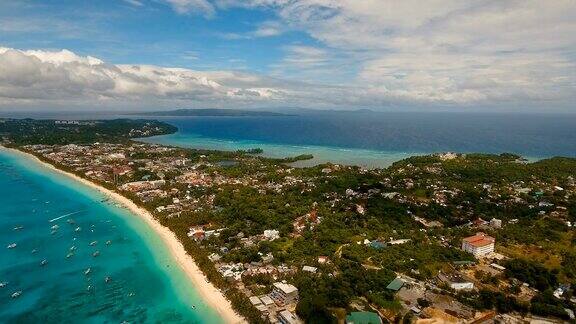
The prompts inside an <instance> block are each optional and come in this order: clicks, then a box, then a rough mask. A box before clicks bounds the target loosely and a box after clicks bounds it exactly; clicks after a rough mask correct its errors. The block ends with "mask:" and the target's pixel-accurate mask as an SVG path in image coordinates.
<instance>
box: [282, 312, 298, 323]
mask: <svg viewBox="0 0 576 324" xmlns="http://www.w3.org/2000/svg"><path fill="white" fill-rule="evenodd" d="M278 321H280V323H282V324H302V323H303V322H302V321H301V320H300V319H299V318H298V317H297V316H296V315H294V314H292V313H291V312H290V311H287V310H283V311H281V312H279V313H278Z"/></svg>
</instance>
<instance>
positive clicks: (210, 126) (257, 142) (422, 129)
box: [144, 111, 576, 167]
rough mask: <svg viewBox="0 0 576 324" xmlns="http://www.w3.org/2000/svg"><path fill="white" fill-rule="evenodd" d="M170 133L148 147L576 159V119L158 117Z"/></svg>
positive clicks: (345, 157)
mask: <svg viewBox="0 0 576 324" xmlns="http://www.w3.org/2000/svg"><path fill="white" fill-rule="evenodd" d="M157 119H160V120H164V121H167V122H169V123H171V124H173V125H175V126H177V127H178V128H179V132H178V133H176V134H171V135H166V136H158V137H153V138H149V139H144V141H146V142H154V143H161V144H171V145H178V146H185V147H195V148H208V149H223V150H236V149H248V148H254V147H260V148H262V149H264V155H266V156H271V157H285V156H291V155H298V154H307V153H310V154H313V155H314V156H315V159H314V160H312V161H307V162H304V163H302V165H310V164H316V163H321V162H327V161H332V162H336V163H344V164H357V165H362V166H368V167H382V166H387V165H390V164H391V163H392V162H394V161H397V160H400V159H402V158H405V157H408V156H410V155H415V154H428V153H435V152H446V151H452V152H461V153H470V152H481V153H503V152H510V153H517V154H520V155H523V156H525V157H528V158H532V159H538V158H546V157H552V156H570V157H575V156H576V114H511V113H452V112H450V113H441V112H434V113H422V112H419V113H415V112H411V113H408V112H403V113H392V112H386V113H377V112H334V111H333V112H309V111H308V112H305V113H301V114H297V115H293V116H276V117H177V118H170V117H162V118H157Z"/></svg>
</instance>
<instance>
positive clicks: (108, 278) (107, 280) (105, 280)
mask: <svg viewBox="0 0 576 324" xmlns="http://www.w3.org/2000/svg"><path fill="white" fill-rule="evenodd" d="M110 280H112V279H110V277H106V278H105V279H104V282H106V283H109V282H110Z"/></svg>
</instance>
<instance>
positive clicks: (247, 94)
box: [0, 48, 281, 103]
mask: <svg viewBox="0 0 576 324" xmlns="http://www.w3.org/2000/svg"><path fill="white" fill-rule="evenodd" d="M266 84H267V82H266V80H264V79H262V78H261V77H259V76H256V75H253V76H250V77H248V76H243V75H240V74H237V75H236V74H233V73H231V72H199V71H193V70H188V69H179V68H163V67H157V66H147V65H113V64H107V63H105V62H103V61H101V60H99V59H96V58H93V57H90V56H87V57H83V56H78V55H76V54H74V53H72V52H70V51H66V50H63V51H39V50H33V51H20V50H14V49H9V48H0V103H1V102H2V101H3V100H4V101H8V99H10V103H13V102H14V101H15V100H22V101H29V100H31V99H36V100H43V101H46V102H50V101H52V102H66V101H68V100H85V101H91V100H135V101H141V100H145V99H146V98H152V99H158V100H186V101H190V102H211V101H230V102H235V101H244V100H254V101H257V100H259V99H261V98H267V99H270V98H273V97H274V96H275V95H278V94H279V93H281V91H280V90H277V91H272V90H269V89H268V88H267V87H268V86H267V85H266Z"/></svg>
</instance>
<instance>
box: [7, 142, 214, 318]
mask: <svg viewBox="0 0 576 324" xmlns="http://www.w3.org/2000/svg"><path fill="white" fill-rule="evenodd" d="M105 198H106V197H104V196H103V195H102V194H100V193H99V192H97V191H96V190H93V189H91V188H88V187H86V186H84V185H82V184H80V183H77V182H76V181H74V180H72V179H69V178H67V177H65V176H63V175H60V174H57V173H55V172H53V171H50V170H49V169H47V168H45V167H43V166H42V165H40V164H39V163H37V162H35V161H33V160H31V159H28V158H26V157H24V156H21V155H19V154H14V153H12V152H10V151H7V150H4V149H0V283H2V285H0V286H2V287H0V322H2V323H4V322H5V323H40V322H44V323H46V322H48V323H56V322H58V323H79V322H82V323H121V322H124V321H126V322H131V323H221V322H222V320H221V319H220V317H219V316H218V315H217V314H216V312H215V311H214V310H213V309H212V308H210V307H209V306H207V305H206V304H204V303H203V301H202V300H201V298H200V297H199V295H198V294H197V293H196V291H195V290H194V287H193V286H192V285H191V283H190V282H189V281H188V280H187V278H186V276H185V274H184V273H183V272H182V271H181V269H180V268H179V267H178V265H177V263H176V261H175V260H174V259H173V258H172V257H171V255H169V253H168V251H167V249H166V247H165V246H164V244H163V243H162V241H161V239H160V238H159V237H158V236H156V235H155V234H154V233H153V232H152V229H151V228H150V227H149V226H148V225H147V224H146V223H144V222H143V221H142V220H140V219H138V218H137V216H135V215H133V214H131V213H130V212H129V211H127V210H125V209H123V208H121V207H118V206H115V205H114V204H113V203H112V202H110V201H106V200H105ZM51 220H52V221H51ZM13 244H15V245H16V246H15V247H13V248H9V246H11V245H13ZM43 261H44V262H43ZM43 263H44V264H43ZM88 269H90V270H89V271H88ZM19 292H21V294H20V295H19V296H18V297H16V298H13V297H12V295H13V294H15V293H16V295H18V293H19Z"/></svg>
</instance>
